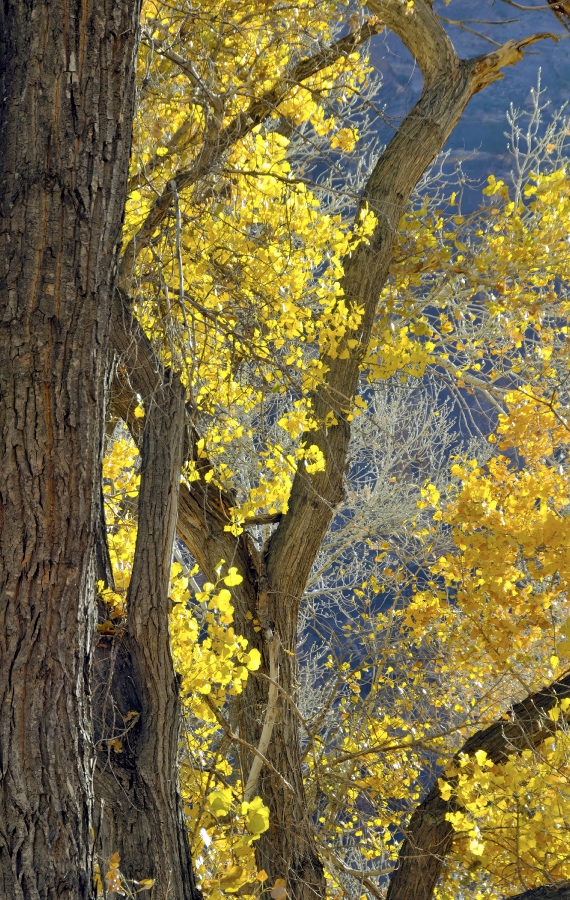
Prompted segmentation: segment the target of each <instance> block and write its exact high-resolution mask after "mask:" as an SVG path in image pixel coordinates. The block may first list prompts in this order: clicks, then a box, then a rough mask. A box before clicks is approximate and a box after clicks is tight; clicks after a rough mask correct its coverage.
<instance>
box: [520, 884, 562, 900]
mask: <svg viewBox="0 0 570 900" xmlns="http://www.w3.org/2000/svg"><path fill="white" fill-rule="evenodd" d="M505 900H507V898H505ZM508 900H570V881H561V882H560V883H559V884H544V885H542V887H537V888H533V889H532V890H530V891H525V892H524V894H515V895H514V896H511V897H509V898H508Z"/></svg>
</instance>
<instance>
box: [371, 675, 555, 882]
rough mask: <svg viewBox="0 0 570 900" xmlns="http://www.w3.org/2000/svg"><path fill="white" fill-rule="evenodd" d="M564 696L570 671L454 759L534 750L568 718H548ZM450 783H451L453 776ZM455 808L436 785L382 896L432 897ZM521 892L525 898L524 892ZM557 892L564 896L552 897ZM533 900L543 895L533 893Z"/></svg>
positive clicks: (500, 759)
mask: <svg viewBox="0 0 570 900" xmlns="http://www.w3.org/2000/svg"><path fill="white" fill-rule="evenodd" d="M565 697H570V674H569V675H566V676H565V677H564V678H562V679H561V680H560V681H557V682H554V684H551V685H550V686H549V687H547V688H544V689H543V690H541V691H538V692H537V693H536V694H532V695H530V696H529V697H527V698H526V699H525V700H523V701H522V702H521V703H517V704H515V705H514V706H512V707H511V709H510V710H509V711H508V713H507V714H506V716H505V719H502V720H500V721H498V722H496V723H495V724H493V725H490V726H489V727H488V728H485V729H483V730H482V731H478V732H476V734H474V735H472V736H471V737H470V738H469V739H468V740H467V741H466V742H465V743H464V744H463V746H462V748H461V750H460V751H459V752H458V754H457V756H456V759H457V760H459V758H460V756H462V755H464V756H471V757H473V756H474V755H475V753H476V752H477V751H478V750H484V751H485V752H486V754H487V757H488V759H490V760H492V761H493V762H494V763H496V764H501V763H505V762H506V761H507V760H508V758H509V756H512V755H517V754H520V753H522V752H523V750H535V749H536V748H537V747H539V746H540V744H542V743H543V741H545V740H546V738H547V737H550V736H551V735H553V734H555V733H556V731H557V730H559V729H560V728H561V727H562V726H563V725H564V723H565V722H566V721H567V719H566V718H565V717H564V716H563V715H561V716H560V717H559V719H558V721H557V722H554V721H553V720H552V719H551V718H550V717H549V716H548V713H549V711H550V710H551V709H552V708H553V707H554V706H556V705H557V703H559V701H560V700H562V699H564V698H565ZM448 781H449V783H450V784H454V779H453V778H449V779H448ZM458 808H459V807H458V804H457V801H456V800H454V798H453V796H452V797H451V798H450V799H449V800H443V798H442V796H441V793H440V790H439V786H438V784H437V783H436V784H435V785H434V786H433V788H432V789H431V791H430V792H429V794H428V795H427V797H426V798H425V800H424V801H423V802H422V803H420V805H419V806H418V808H417V809H416V811H415V812H414V814H413V815H412V818H411V820H410V824H409V825H408V828H407V832H406V839H405V840H404V843H403V844H402V847H401V849H400V853H399V856H398V863H397V867H396V869H395V870H394V873H393V874H392V877H391V879H390V885H389V887H388V893H387V895H386V900H431V898H432V897H433V892H434V890H435V887H436V885H437V883H438V881H439V879H440V876H441V874H442V871H443V867H444V864H445V859H446V857H447V855H448V853H449V852H450V850H451V847H452V844H453V838H454V834H455V832H454V830H453V827H452V825H451V823H450V822H448V821H447V819H446V815H447V813H450V812H455V811H456V810H457V809H458ZM523 896H524V898H525V900H526V897H527V895H526V894H525V895H523ZM531 896H532V897H533V900H535V898H534V895H531ZM546 896H547V895H544V900H546ZM558 896H560V898H562V897H564V896H565V895H564V894H561V895H557V894H554V895H553V897H558ZM519 900H522V898H519ZM536 900H543V898H542V896H541V895H537V896H536Z"/></svg>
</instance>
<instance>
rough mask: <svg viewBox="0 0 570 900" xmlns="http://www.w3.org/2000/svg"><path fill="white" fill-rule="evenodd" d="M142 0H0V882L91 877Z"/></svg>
mask: <svg viewBox="0 0 570 900" xmlns="http://www.w3.org/2000/svg"><path fill="white" fill-rule="evenodd" d="M138 13H139V10H138V3H137V0H112V2H111V0H66V2H63V0H51V2H49V3H47V2H24V0H5V2H3V3H2V5H1V6H0V103H1V104H2V106H1V110H0V216H1V218H0V308H1V317H0V458H1V463H0V592H1V594H0V596H1V600H0V716H1V718H0V723H1V724H0V779H1V786H0V896H1V897H2V900H27V898H30V900H32V898H33V900H44V898H45V900H48V898H49V900H55V898H58V900H67V898H69V900H81V898H88V897H90V896H91V894H92V884H91V881H92V872H91V862H92V851H91V842H92V834H91V829H92V803H93V796H92V784H91V781H92V771H93V751H92V742H91V714H90V704H89V696H88V675H89V665H90V656H91V640H92V632H93V626H94V603H93V557H94V542H95V537H96V533H97V523H98V521H99V515H100V465H101V447H102V432H103V423H104V393H105V391H104V385H105V364H106V359H107V341H108V331H109V315H110V308H111V307H110V302H111V292H112V284H113V279H114V273H115V270H116V260H117V251H118V244H119V239H120V230H121V221H122V216H123V207H124V199H125V191H126V179H127V172H128V163H129V153H130V144H131V123H132V114H133V99H134V77H135V54H136V34H137V28H138Z"/></svg>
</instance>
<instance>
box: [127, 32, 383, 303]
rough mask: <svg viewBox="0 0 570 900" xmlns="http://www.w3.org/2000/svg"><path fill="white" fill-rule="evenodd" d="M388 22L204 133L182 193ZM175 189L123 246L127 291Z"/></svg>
mask: <svg viewBox="0 0 570 900" xmlns="http://www.w3.org/2000/svg"><path fill="white" fill-rule="evenodd" d="M383 30H384V25H383V24H382V23H381V22H379V21H378V20H377V19H375V18H372V19H369V20H368V21H367V22H364V24H363V25H362V26H361V27H360V28H358V29H356V30H355V31H351V32H350V33H349V34H347V35H345V37H343V38H340V40H338V41H336V42H335V43H334V44H332V45H331V46H330V47H325V49H324V50H322V51H320V52H319V53H316V54H315V55H314V56H311V57H309V59H303V60H301V61H300V62H299V63H297V65H295V66H293V68H292V69H291V70H290V71H289V72H287V73H286V74H285V75H284V77H283V78H282V79H281V80H280V81H278V82H277V84H276V85H275V86H274V87H273V88H271V90H269V91H267V92H266V93H265V94H264V95H263V96H262V97H259V98H258V99H255V100H252V102H251V103H250V105H249V106H248V108H247V109H246V110H244V111H243V112H241V113H239V114H238V115H237V116H236V117H235V118H234V119H233V120H232V121H231V122H230V123H229V124H228V125H227V126H226V127H225V128H221V127H220V128H218V130H217V132H216V134H215V140H214V139H211V138H210V137H206V139H205V141H204V146H203V149H202V151H201V153H200V154H199V156H198V158H197V159H196V161H195V162H194V163H193V165H192V166H191V167H190V168H189V169H183V170H181V171H179V172H176V173H174V175H173V176H172V179H171V181H172V180H173V181H175V182H176V185H177V189H178V191H182V190H184V189H185V188H187V187H190V185H192V184H195V183H196V182H197V181H199V179H200V178H204V176H205V175H207V174H208V173H209V172H210V171H211V169H212V167H213V166H215V165H216V163H217V162H218V161H219V160H220V158H221V157H222V156H223V155H224V154H225V153H227V151H228V150H229V149H230V147H232V146H233V145H234V144H236V143H237V142H238V141H239V140H241V139H242V138H244V137H245V136H246V135H247V134H249V133H250V132H251V131H252V130H253V129H254V128H255V127H256V126H257V125H259V124H260V123H261V122H263V120H264V119H266V118H267V116H268V115H270V114H271V113H272V112H274V111H275V109H276V108H277V107H278V106H279V104H280V103H281V102H282V101H283V100H284V99H285V97H286V96H287V94H288V93H289V91H290V90H291V89H292V88H293V87H296V86H297V85H299V84H302V83H303V81H306V80H307V79H308V78H311V77H312V76H313V75H316V74H317V72H320V71H321V69H325V68H327V66H331V65H332V64H333V63H334V62H336V60H337V59H340V58H341V57H343V56H347V55H348V54H349V53H351V52H352V51H353V50H354V49H355V48H356V47H358V46H359V45H360V44H362V43H364V42H365V41H367V40H368V39H369V38H370V37H371V36H372V35H373V34H380V33H381V32H382V31H383ZM190 130H191V123H190V120H187V121H186V122H183V123H182V125H181V126H180V127H179V129H178V131H177V132H176V133H175V134H174V135H173V137H172V138H171V140H170V142H169V144H168V149H169V151H170V152H174V151H176V150H180V149H181V148H182V147H183V145H184V140H185V138H186V137H187V136H188V135H189V134H190ZM164 159H165V157H164V156H156V157H154V158H153V159H152V160H151V161H150V162H149V163H148V164H147V165H146V167H145V172H144V174H145V176H146V177H149V176H150V175H151V174H152V173H153V172H154V171H155V170H156V169H157V168H158V166H160V165H162V164H163V162H164ZM140 181H141V175H140V174H139V175H135V176H133V177H132V178H131V179H130V182H129V189H130V190H132V189H133V188H134V187H135V186H136V185H137V184H139V183H140ZM173 197H174V195H173V192H172V189H171V187H170V185H169V186H167V187H166V189H165V190H164V192H163V193H162V194H161V195H160V197H158V198H157V200H156V201H155V203H154V205H153V207H152V209H151V210H150V212H149V213H148V215H147V217H146V219H145V221H144V222H143V224H142V225H141V227H140V229H139V230H138V232H137V233H136V235H134V237H133V238H131V240H130V241H129V243H128V244H127V246H126V247H125V250H124V253H123V257H122V260H121V265H120V269H119V278H120V284H121V286H122V287H123V289H124V290H128V288H129V285H130V278H131V275H132V271H133V267H134V264H135V260H136V258H137V255H138V254H139V253H140V252H141V250H142V249H143V248H144V247H146V246H147V245H148V243H149V241H150V239H151V238H152V236H153V235H154V233H155V231H156V229H157V228H158V226H159V225H160V223H161V222H162V221H163V219H164V217H165V216H166V214H167V213H168V210H169V209H170V205H171V203H172V200H173Z"/></svg>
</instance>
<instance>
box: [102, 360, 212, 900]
mask: <svg viewBox="0 0 570 900" xmlns="http://www.w3.org/2000/svg"><path fill="white" fill-rule="evenodd" d="M156 375H157V378H156V383H155V384H154V385H153V389H152V391H150V392H145V397H144V399H145V417H144V428H143V433H142V449H141V482H140V491H139V502H138V530H137V540H136V547H135V558H134V563H133V572H132V576H131V582H130V586H129V591H128V597H127V607H128V614H127V615H128V618H127V623H126V630H125V633H122V632H121V631H119V632H117V634H116V635H115V636H114V637H113V638H111V639H110V641H107V640H106V639H105V638H103V639H102V641H100V643H102V645H103V646H102V647H101V648H100V654H99V658H98V667H97V676H98V684H97V687H96V695H97V704H96V709H97V712H98V714H99V721H98V723H97V727H98V732H99V748H100V749H99V753H98V765H97V770H96V776H95V785H96V790H97V795H98V800H99V815H98V829H99V836H98V849H99V854H100V856H101V860H102V863H105V861H108V859H109V858H110V856H111V855H112V854H113V853H114V852H118V853H119V855H120V857H121V865H120V869H121V872H122V874H123V875H124V876H125V878H127V879H128V880H129V881H131V882H132V881H134V880H136V881H140V880H142V879H143V878H153V879H154V887H153V897H155V898H156V900H195V898H197V897H199V896H200V895H199V892H198V891H197V890H196V886H195V881H194V876H193V872H192V865H191V857H190V849H189V844H188V834H187V828H186V823H185V820H184V814H183V807H182V798H181V793H180V784H179V779H178V742H179V738H180V713H181V708H180V698H179V685H178V680H177V678H176V673H175V671H174V665H173V661H172V654H171V649H170V631H169V616H170V611H171V601H170V599H169V587H170V572H171V566H172V550H173V542H174V536H175V527H176V516H177V511H178V504H179V499H178V494H179V485H180V470H181V466H182V459H183V452H184V438H185V406H184V394H185V392H184V387H183V385H182V384H181V383H180V381H179V379H178V378H177V377H176V376H175V375H174V374H173V373H172V372H171V371H167V372H166V373H161V374H160V378H159V377H158V373H156ZM135 713H136V714H137V715H136V717H135V716H134V715H133V714H135ZM129 723H131V724H132V726H133V727H130V725H129ZM116 736H119V739H121V738H122V740H121V749H120V751H119V752H116V751H115V749H114V748H113V740H114V738H115V737H116ZM118 785H120V786H121V790H118Z"/></svg>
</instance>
